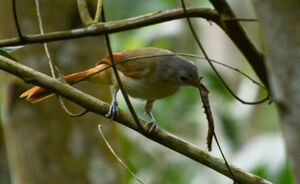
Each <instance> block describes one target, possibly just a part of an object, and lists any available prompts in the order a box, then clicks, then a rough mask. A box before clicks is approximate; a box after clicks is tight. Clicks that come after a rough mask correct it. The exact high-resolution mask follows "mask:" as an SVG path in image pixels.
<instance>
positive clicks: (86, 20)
mask: <svg viewBox="0 0 300 184" xmlns="http://www.w3.org/2000/svg"><path fill="white" fill-rule="evenodd" d="M77 7H78V12H79V15H80V18H81V21H82V22H83V24H84V25H86V26H88V25H91V24H93V23H94V22H93V19H92V18H91V15H90V12H89V9H88V6H87V3H86V1H85V0H77Z"/></svg>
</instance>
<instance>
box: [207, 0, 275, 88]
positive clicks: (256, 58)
mask: <svg viewBox="0 0 300 184" xmlns="http://www.w3.org/2000/svg"><path fill="white" fill-rule="evenodd" d="M210 2H211V3H212V4H213V6H214V7H215V8H216V10H217V11H218V12H219V14H220V17H221V19H222V20H221V21H220V23H221V24H222V25H221V27H222V29H223V30H224V31H225V32H226V33H227V35H228V36H229V37H230V38H231V40H232V41H233V42H234V43H235V45H236V46H237V47H238V48H239V50H240V51H241V52H242V53H243V55H244V56H245V57H246V58H247V60H248V62H249V64H250V65H251V67H252V68H253V70H254V71H255V73H256V75H257V76H258V77H259V78H260V80H261V81H262V82H263V83H264V85H265V86H266V88H267V89H270V88H269V79H268V76H267V70H266V65H265V60H264V57H263V55H262V53H260V52H259V51H258V50H257V49H256V47H255V46H254V45H253V43H252V42H251V40H250V39H249V38H248V36H247V34H246V33H245V31H244V30H243V28H242V26H241V25H240V24H239V22H238V21H225V20H226V19H229V20H230V19H235V18H236V17H235V15H234V13H233V11H232V9H231V8H230V6H229V4H228V3H227V2H226V0H210Z"/></svg>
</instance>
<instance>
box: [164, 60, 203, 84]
mask: <svg viewBox="0 0 300 184" xmlns="http://www.w3.org/2000/svg"><path fill="white" fill-rule="evenodd" d="M170 64H171V65H172V66H170ZM168 65H169V67H168V69H166V71H165V74H166V75H168V79H172V80H173V81H174V82H176V83H177V84H179V85H180V86H194V87H198V86H199V82H200V80H199V75H198V71H197V67H196V66H195V65H194V64H193V63H192V62H190V61H188V60H187V59H185V58H183V57H180V56H172V58H171V59H170V60H169V61H168Z"/></svg>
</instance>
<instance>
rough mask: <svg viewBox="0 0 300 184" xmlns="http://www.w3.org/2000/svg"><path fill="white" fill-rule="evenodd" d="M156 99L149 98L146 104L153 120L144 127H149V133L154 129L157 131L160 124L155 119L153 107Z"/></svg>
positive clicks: (147, 112) (147, 111)
mask: <svg viewBox="0 0 300 184" xmlns="http://www.w3.org/2000/svg"><path fill="white" fill-rule="evenodd" d="M153 103H154V100H147V102H146V106H145V113H146V114H147V115H148V116H149V117H150V118H151V121H150V122H149V123H147V124H145V126H144V127H149V131H148V133H149V134H150V133H151V132H152V131H157V128H158V125H157V123H156V121H155V118H154V116H153V114H152V112H151V111H152V107H153Z"/></svg>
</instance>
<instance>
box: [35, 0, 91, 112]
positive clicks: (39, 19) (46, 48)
mask: <svg viewBox="0 0 300 184" xmlns="http://www.w3.org/2000/svg"><path fill="white" fill-rule="evenodd" d="M35 5H36V14H37V17H38V22H39V29H40V32H41V34H42V35H43V34H45V32H44V28H43V21H42V16H41V10H40V4H39V0H35ZM43 46H44V49H45V53H46V56H47V58H48V65H49V68H50V71H51V75H52V77H53V78H54V79H56V78H57V77H56V73H55V70H54V68H56V69H57V71H58V75H59V78H60V80H61V81H63V82H66V81H65V80H64V77H63V75H61V73H60V72H59V69H58V68H57V67H56V66H55V65H54V64H53V62H52V59H51V56H50V52H49V49H48V44H47V43H44V44H43ZM57 97H58V100H59V102H60V105H61V106H62V108H63V110H64V111H65V112H66V113H67V114H68V115H69V116H71V117H79V116H82V115H84V114H86V113H87V112H88V110H84V111H83V112H81V113H78V114H74V113H72V112H71V111H70V110H69V109H68V108H67V106H66V105H65V103H64V101H63V99H62V98H61V97H60V96H59V95H57Z"/></svg>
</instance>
